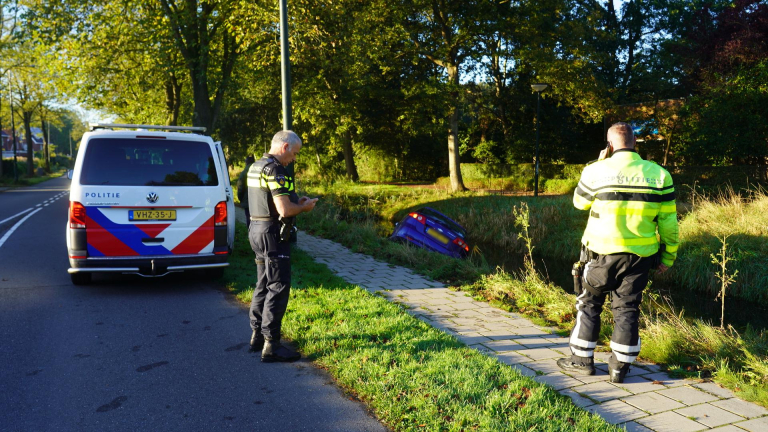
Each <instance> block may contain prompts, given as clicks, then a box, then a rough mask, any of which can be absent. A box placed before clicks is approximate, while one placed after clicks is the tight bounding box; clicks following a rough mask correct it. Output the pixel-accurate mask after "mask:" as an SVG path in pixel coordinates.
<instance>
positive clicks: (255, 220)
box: [248, 131, 317, 362]
mask: <svg viewBox="0 0 768 432" xmlns="http://www.w3.org/2000/svg"><path fill="white" fill-rule="evenodd" d="M299 150H301V139H300V138H299V136H298V135H296V134H295V133H294V132H292V131H280V132H278V133H276V134H275V136H274V138H272V147H271V148H270V150H269V153H265V154H264V156H262V158H261V159H259V160H257V161H256V162H254V163H253V165H251V168H250V169H249V170H248V204H249V207H250V212H251V217H250V219H251V220H250V225H249V228H248V238H249V240H250V242H251V248H252V249H253V252H254V253H255V254H256V266H257V275H258V276H257V282H256V289H255V290H254V291H253V299H252V300H251V310H250V314H249V315H250V320H251V329H252V330H253V334H252V336H251V349H253V350H261V351H262V352H261V361H263V362H286V361H295V360H298V359H299V358H301V355H300V354H299V353H297V352H296V351H293V350H292V349H290V348H288V347H286V346H283V345H282V344H281V343H280V330H281V325H282V320H283V315H284V314H285V310H286V308H287V307H288V298H289V294H290V289H291V248H290V245H289V240H290V236H291V230H292V228H293V219H294V217H295V216H296V215H298V214H300V213H303V212H308V211H311V210H312V209H313V208H314V207H315V203H316V202H317V198H314V199H310V198H308V197H306V196H304V197H301V198H299V196H298V195H297V194H296V186H295V182H294V179H293V177H291V176H290V175H289V174H288V171H287V170H286V169H285V167H286V166H288V165H289V164H290V163H291V162H293V161H294V160H296V155H297V154H298V153H299Z"/></svg>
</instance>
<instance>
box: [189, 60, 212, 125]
mask: <svg viewBox="0 0 768 432" xmlns="http://www.w3.org/2000/svg"><path fill="white" fill-rule="evenodd" d="M197 75H199V74H198V73H196V72H195V71H193V70H190V78H192V93H193V97H192V99H193V100H194V101H195V111H194V113H193V114H192V124H193V125H194V126H203V127H205V128H206V131H205V133H206V134H207V135H210V134H211V133H213V131H212V130H211V128H212V126H213V125H212V124H211V123H212V122H211V120H212V119H213V118H212V117H213V116H212V115H211V98H210V97H209V96H210V95H209V94H208V83H207V78H206V77H205V76H203V77H199V76H197Z"/></svg>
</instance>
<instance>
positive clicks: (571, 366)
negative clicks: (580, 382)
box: [557, 355, 595, 375]
mask: <svg viewBox="0 0 768 432" xmlns="http://www.w3.org/2000/svg"><path fill="white" fill-rule="evenodd" d="M557 365H558V366H560V369H562V370H564V371H566V372H571V373H575V374H579V375H594V374H595V361H594V359H592V358H591V357H579V356H576V355H572V356H571V357H570V358H568V357H566V358H561V359H558V360H557Z"/></svg>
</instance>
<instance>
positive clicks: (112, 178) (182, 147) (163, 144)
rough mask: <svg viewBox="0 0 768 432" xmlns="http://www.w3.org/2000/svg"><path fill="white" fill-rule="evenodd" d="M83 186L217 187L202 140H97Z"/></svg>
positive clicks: (92, 145)
mask: <svg viewBox="0 0 768 432" xmlns="http://www.w3.org/2000/svg"><path fill="white" fill-rule="evenodd" d="M80 183H81V184H84V185H106V184H108V185H115V186H216V185H218V184H219V179H218V176H217V175H216V165H215V164H214V161H213V155H212V154H211V148H210V146H209V145H208V143H205V142H202V141H179V140H168V139H149V138H141V139H133V138H94V139H91V140H90V141H88V148H87V150H86V153H85V159H84V160H83V168H82V174H81V175H80Z"/></svg>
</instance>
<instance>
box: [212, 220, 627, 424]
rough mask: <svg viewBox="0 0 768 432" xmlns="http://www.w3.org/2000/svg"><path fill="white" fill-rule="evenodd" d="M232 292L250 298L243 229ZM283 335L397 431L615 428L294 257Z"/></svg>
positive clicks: (251, 273)
mask: <svg viewBox="0 0 768 432" xmlns="http://www.w3.org/2000/svg"><path fill="white" fill-rule="evenodd" d="M236 238H237V242H238V244H237V246H236V252H235V254H234V255H233V257H232V259H231V263H232V266H231V267H230V268H229V269H227V271H226V272H225V278H226V283H227V286H228V288H229V289H230V290H232V291H233V292H235V293H236V294H237V297H238V299H240V300H241V301H243V302H246V303H247V302H249V301H250V297H251V293H252V290H253V283H254V279H255V267H254V264H253V258H252V253H251V252H250V248H249V246H248V241H247V235H246V231H245V227H244V226H243V225H242V224H238V226H237V237H236ZM292 254H293V258H292V261H293V263H292V268H293V286H294V289H293V290H292V292H291V303H290V304H289V309H288V312H287V314H286V319H285V322H284V333H285V335H286V336H287V337H288V338H289V339H291V340H293V342H294V343H295V344H296V345H297V346H298V347H299V348H300V350H301V351H302V353H303V354H304V355H305V356H307V357H308V358H310V359H311V360H313V361H314V362H316V363H317V364H319V365H320V366H322V367H324V368H325V369H327V370H328V371H329V372H330V373H331V374H332V375H333V376H334V378H335V379H336V380H337V382H338V383H339V384H340V385H341V386H342V387H343V388H344V389H345V390H347V391H348V392H350V393H351V394H353V395H355V396H356V397H357V398H359V399H360V400H362V401H363V402H365V403H366V404H367V405H368V406H369V407H370V408H371V409H372V410H373V412H374V413H375V414H376V416H377V417H378V418H379V419H380V420H381V421H382V422H383V423H384V424H386V425H387V426H388V427H390V428H391V429H393V430H396V431H421V430H429V431H438V430H439V431H442V430H447V431H460V430H467V431H469V430H483V431H507V430H533V428H535V430H549V431H568V430H578V431H616V430H619V429H618V428H616V427H614V426H611V425H608V424H607V423H605V421H603V420H602V419H601V418H599V417H597V416H593V415H591V414H588V413H586V412H585V411H583V410H581V409H579V408H577V407H576V406H574V405H573V404H572V403H571V401H570V399H568V398H567V397H564V396H561V395H559V394H558V393H557V392H555V391H554V390H552V389H551V388H549V387H547V386H544V385H542V384H539V383H536V382H535V381H533V380H532V379H530V378H528V377H524V376H521V375H520V374H519V373H517V372H516V371H515V370H514V369H512V368H511V367H509V366H507V365H505V364H502V363H500V362H498V361H497V360H495V359H491V358H489V357H486V356H484V355H482V354H480V353H478V352H477V351H475V350H472V349H470V348H467V347H466V346H464V345H463V344H461V343H459V342H457V341H456V340H455V339H454V338H453V337H451V336H448V335H446V334H445V333H443V332H440V331H438V330H435V329H434V328H432V327H430V326H428V325H426V324H425V323H423V322H421V321H419V320H417V319H415V318H413V317H411V316H410V315H408V314H407V313H406V312H405V311H403V310H402V309H401V308H400V307H399V306H397V305H395V304H393V303H390V302H388V301H387V300H385V299H382V298H380V297H378V296H374V295H371V294H369V293H368V292H366V291H364V290H362V289H360V288H358V287H355V286H352V285H350V284H347V283H345V282H344V281H343V280H342V279H340V278H338V277H336V276H335V275H333V274H332V273H331V272H330V271H329V270H328V268H327V267H325V266H324V265H321V264H317V263H315V262H314V261H313V260H312V259H311V258H310V257H309V256H308V255H307V254H305V253H304V252H302V251H301V250H299V249H297V248H294V249H293V251H292Z"/></svg>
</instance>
